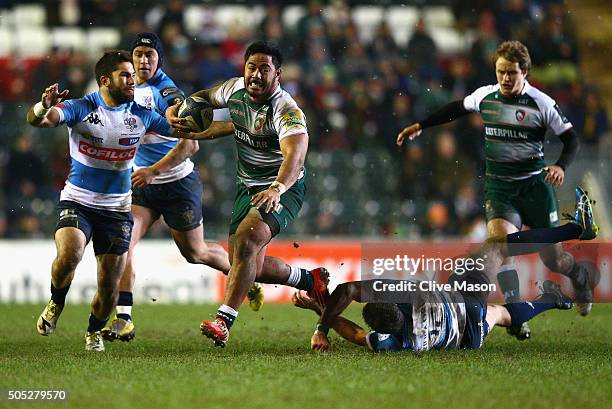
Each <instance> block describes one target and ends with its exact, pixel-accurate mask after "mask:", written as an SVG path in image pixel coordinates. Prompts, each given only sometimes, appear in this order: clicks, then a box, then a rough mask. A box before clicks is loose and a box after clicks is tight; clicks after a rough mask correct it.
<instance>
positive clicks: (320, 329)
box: [317, 324, 329, 335]
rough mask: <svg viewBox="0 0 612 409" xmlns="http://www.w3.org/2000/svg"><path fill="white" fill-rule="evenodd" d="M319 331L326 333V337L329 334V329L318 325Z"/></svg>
mask: <svg viewBox="0 0 612 409" xmlns="http://www.w3.org/2000/svg"><path fill="white" fill-rule="evenodd" d="M317 331H320V332H322V333H324V334H325V335H327V334H329V327H326V326H325V325H323V324H317Z"/></svg>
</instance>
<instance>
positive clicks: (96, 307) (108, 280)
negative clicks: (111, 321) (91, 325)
mask: <svg viewBox="0 0 612 409" xmlns="http://www.w3.org/2000/svg"><path fill="white" fill-rule="evenodd" d="M96 259H97V260H98V290H97V291H96V294H95V295H94V298H93V301H92V303H91V309H92V312H93V314H94V315H95V316H96V317H97V318H99V319H101V320H106V319H108V317H109V316H110V314H111V312H112V311H113V308H115V305H116V304H117V299H118V298H119V281H120V280H121V274H122V273H123V271H124V269H125V264H126V261H127V253H125V254H122V255H117V254H101V255H99V256H97V257H96Z"/></svg>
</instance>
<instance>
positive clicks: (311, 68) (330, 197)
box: [0, 1, 612, 239]
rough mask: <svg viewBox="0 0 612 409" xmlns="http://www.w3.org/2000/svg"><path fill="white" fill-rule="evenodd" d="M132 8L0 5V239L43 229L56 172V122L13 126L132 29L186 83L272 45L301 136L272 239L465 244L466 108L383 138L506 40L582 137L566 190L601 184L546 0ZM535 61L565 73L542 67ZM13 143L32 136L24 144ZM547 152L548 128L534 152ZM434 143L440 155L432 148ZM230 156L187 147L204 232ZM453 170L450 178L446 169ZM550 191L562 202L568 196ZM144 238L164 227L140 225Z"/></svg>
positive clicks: (191, 87)
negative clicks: (401, 144)
mask: <svg viewBox="0 0 612 409" xmlns="http://www.w3.org/2000/svg"><path fill="white" fill-rule="evenodd" d="M10 3H11V2H9V3H6V4H10ZM132 3H133V6H132V9H130V10H129V12H119V11H117V10H116V9H113V8H112V7H115V6H113V5H112V4H111V5H107V4H103V2H49V3H48V4H45V5H44V6H43V5H42V4H43V3H42V2H40V3H35V2H28V3H26V4H15V5H14V6H13V7H8V8H5V9H0V84H1V85H2V88H3V90H4V91H5V92H3V93H2V94H0V121H1V123H2V130H3V131H2V133H1V134H0V141H1V142H2V143H1V144H0V180H2V185H3V189H2V192H0V204H1V206H0V237H13V238H24V237H36V236H49V235H50V232H51V231H52V228H53V226H52V225H50V223H49V220H51V221H52V219H53V218H52V217H50V216H51V215H52V214H53V212H54V203H55V200H56V196H57V193H58V192H59V190H60V189H61V184H62V181H63V180H64V178H65V176H66V174H67V172H68V171H67V169H66V163H65V162H67V160H66V159H67V156H66V146H65V145H66V136H65V130H64V129H60V130H58V131H57V132H54V131H44V133H45V137H44V138H42V137H39V136H40V134H41V131H38V130H36V131H33V130H31V129H30V128H28V127H27V126H26V124H25V121H24V120H23V118H24V115H25V109H27V107H28V106H29V104H30V103H31V102H32V101H34V100H35V99H37V98H38V97H39V95H40V92H41V91H42V89H43V88H44V86H46V85H47V84H48V83H52V82H55V81H58V82H59V83H60V87H61V88H67V89H69V90H70V91H71V95H72V96H79V95H82V94H84V93H85V92H87V89H88V83H91V82H92V75H91V73H92V71H93V67H92V62H93V61H94V60H95V59H97V58H98V56H99V54H100V52H101V51H103V50H104V49H107V48H113V47H117V46H120V45H123V46H125V45H126V44H129V38H130V36H131V35H133V33H134V32H138V31H139V30H142V29H146V30H151V31H156V32H158V33H159V35H160V37H161V38H162V40H163V41H164V46H165V49H166V59H165V62H164V69H165V70H166V71H167V72H168V73H169V74H170V75H171V77H172V78H174V79H175V81H176V82H177V83H178V84H179V85H180V86H181V87H182V88H183V89H184V90H185V92H186V93H190V92H193V91H195V90H197V89H200V88H202V87H204V86H209V85H211V84H212V83H214V82H216V81H219V80H221V79H223V78H228V77H230V76H234V75H237V74H239V72H240V70H241V64H242V52H243V49H244V46H245V45H246V44H247V43H248V42H249V41H250V40H251V39H253V38H268V39H272V40H275V41H276V42H277V43H279V45H280V47H281V49H282V50H283V51H284V53H285V56H286V63H285V64H284V74H283V86H284V87H286V88H287V89H289V90H290V92H291V93H292V94H293V95H294V97H295V98H296V100H297V101H298V103H299V104H300V106H302V107H303V108H304V111H305V114H306V116H307V118H308V126H309V131H310V137H311V140H310V153H309V156H308V159H307V168H308V175H309V193H308V196H307V201H306V203H305V205H304V208H303V215H304V216H303V217H301V218H299V219H298V221H297V222H296V223H295V224H294V225H293V226H292V228H291V230H290V231H289V232H288V234H293V235H295V236H301V235H312V236H314V235H330V236H344V235H358V236H361V237H381V236H391V237H397V238H409V239H412V238H418V237H421V236H425V237H440V238H442V237H449V236H471V237H474V238H475V239H479V238H481V236H482V224H483V220H484V219H483V211H482V207H481V203H482V187H483V186H482V173H483V170H482V149H483V147H482V139H481V138H480V137H479V135H480V134H479V126H480V124H479V123H478V121H477V120H476V121H475V120H474V119H473V118H467V119H465V120H461V121H458V122H457V123H455V124H452V125H450V126H448V127H445V128H441V129H435V130H432V131H429V132H428V133H427V134H426V137H425V138H423V139H421V140H420V141H419V142H418V143H414V144H412V145H410V146H408V147H406V148H405V149H401V150H399V149H397V148H396V147H395V146H394V139H395V135H396V133H397V132H398V131H399V130H400V129H402V128H403V126H406V125H407V124H409V123H410V122H411V121H412V120H414V119H416V118H420V117H421V116H423V115H424V114H426V113H427V112H428V111H430V110H431V109H433V108H435V107H437V106H440V105H441V104H443V103H445V102H448V101H449V100H451V99H455V98H461V97H462V96H464V95H466V94H467V93H469V92H471V91H472V90H473V89H475V88H477V87H478V86H480V85H483V84H485V83H492V82H493V81H494V76H493V75H494V72H493V68H492V63H491V59H490V53H491V49H493V50H494V48H495V46H496V45H497V44H498V43H499V42H500V41H501V40H502V39H505V38H507V37H506V36H508V35H515V36H516V38H517V39H520V40H522V41H524V42H525V43H526V45H527V46H528V47H530V50H531V51H532V57H533V60H534V62H536V63H537V65H536V66H535V67H534V70H533V73H532V75H531V77H530V81H531V82H533V83H535V84H536V85H537V86H539V87H541V88H542V89H544V90H545V91H546V92H547V93H549V94H550V95H552V96H554V97H555V99H556V100H557V101H558V102H559V104H560V105H561V107H562V108H563V110H564V112H566V114H567V115H568V116H569V117H570V119H571V120H572V122H573V123H574V125H575V126H576V129H577V130H578V133H579V134H580V135H581V136H583V137H584V141H583V142H584V144H583V145H584V147H583V149H582V151H581V153H580V154H579V159H578V161H577V163H576V164H575V165H574V166H573V167H572V168H571V169H570V172H568V176H567V177H568V180H567V181H566V184H568V185H570V186H572V185H574V184H575V183H576V182H579V181H580V178H581V177H582V175H584V174H585V172H588V171H591V172H592V173H593V174H594V175H595V177H596V178H597V179H598V180H599V182H598V183H600V184H601V186H603V189H604V190H606V189H607V190H608V191H610V187H611V183H612V180H611V179H610V175H609V172H608V171H607V170H606V169H607V164H608V163H609V160H610V150H609V143H608V113H607V110H606V106H605V104H604V102H603V99H602V98H601V93H600V92H599V91H598V89H597V87H596V86H595V84H590V83H585V82H584V81H583V79H582V75H581V74H580V73H581V68H580V61H581V60H580V53H579V52H578V51H579V49H578V41H577V39H576V33H575V28H574V25H573V24H572V22H571V15H568V14H567V13H565V12H564V8H563V7H564V6H563V4H562V3H559V2H554V1H551V2H517V3H522V4H523V6H522V8H520V9H516V10H515V9H507V8H506V3H507V2H504V1H493V2H490V3H491V4H490V6H489V7H488V8H487V9H482V10H481V9H477V8H475V10H476V11H475V13H474V15H469V16H466V15H463V14H461V13H459V12H457V10H458V8H457V7H455V6H454V2H444V1H442V2H435V3H434V5H429V4H430V2H427V4H428V5H427V6H424V7H423V6H419V5H418V4H416V2H408V3H407V4H402V3H400V2H393V1H388V2H384V3H379V2H376V4H374V2H373V3H372V4H367V3H366V2H358V3H359V4H356V5H348V4H347V3H346V2H342V1H337V2H333V3H332V4H331V5H328V4H326V3H324V2H316V1H312V2H310V4H309V5H308V6H306V5H302V4H290V5H287V6H283V4H282V3H274V2H272V3H263V2H262V3H261V4H259V5H255V6H251V5H245V4H244V3H238V2H234V3H232V2H230V3H228V4H225V5H222V6H221V5H220V6H215V5H212V4H211V3H207V4H202V3H200V2H161V1H158V2H155V1H151V2H144V1H134V2H132ZM251 3H253V2H251ZM351 3H352V2H351ZM468 3H469V2H468ZM515 3H516V2H515ZM2 4H5V3H2ZM167 4H171V7H170V8H168V7H167ZM54 7H55V8H54ZM109 7H110V8H109ZM466 7H467V6H466ZM516 16H521V17H520V18H521V19H522V20H520V21H528V22H529V24H527V25H526V26H525V25H520V27H521V28H522V29H523V30H524V32H507V27H508V22H512V21H519V20H513V19H515V18H516ZM106 17H108V18H106ZM525 19H526V20H525ZM502 23H503V24H502ZM19 28H21V29H19ZM553 29H554V30H556V31H554V30H553ZM551 30H553V31H551ZM559 30H560V31H559ZM553 36H554V38H553ZM559 41H561V43H559ZM551 66H553V67H565V68H564V69H563V71H554V72H553V71H551V69H550V68H549V67H551ZM449 135H450V136H449ZM24 138H25V139H28V138H30V139H32V140H33V141H34V142H33V143H30V144H29V145H30V146H29V147H27V145H28V144H27V143H24V142H23V140H24ZM449 138H450V139H449ZM439 144H443V145H444V146H445V147H444V148H443V147H440V146H438V145H439ZM24 146H26V147H27V149H26V151H27V154H28V155H31V156H32V157H36V158H38V161H40V167H41V168H42V169H44V172H43V174H44V177H41V178H39V179H37V178H31V177H29V176H28V174H29V172H30V170H31V169H29V168H28V167H19V166H16V165H15V157H19V155H24V152H23V149H25V148H24ZM559 149H560V144H559V143H558V141H556V140H555V139H554V138H551V139H550V143H549V145H548V146H547V148H546V151H547V154H548V155H550V156H549V157H555V155H556V154H557V152H558V151H559ZM447 150H450V152H452V155H451V156H450V157H445V156H444V155H445V153H443V152H447ZM28 157H29V156H28ZM234 161H235V153H234V147H233V143H232V141H231V140H230V139H229V138H228V139H227V140H220V141H214V142H211V143H202V144H201V149H200V152H199V153H198V154H197V156H196V157H195V162H196V163H197V165H198V166H199V168H200V170H201V175H202V177H203V179H204V181H205V196H204V204H203V205H204V208H205V213H204V214H205V222H206V229H207V235H209V237H211V238H215V237H216V238H224V237H225V235H226V224H227V220H228V218H229V215H230V213H231V200H232V197H233V194H234V191H235V187H234V175H233V173H234ZM457 174H459V175H461V177H456V176H452V175H457ZM449 175H451V176H449ZM466 175H473V176H470V177H468V176H466ZM24 180H25V182H24ZM15 181H20V182H19V183H17V184H15V183H14V182H15ZM445 182H448V183H445ZM568 192H569V189H568ZM561 199H562V204H563V200H565V199H567V203H568V205H569V204H570V203H571V197H570V196H569V195H568V196H567V197H563V194H561ZM479 234H480V236H478V235H479ZM153 235H154V236H155V235H157V236H164V237H165V236H166V235H167V232H166V231H165V230H163V229H159V230H154V231H153Z"/></svg>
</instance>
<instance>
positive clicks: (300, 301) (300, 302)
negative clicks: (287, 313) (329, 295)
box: [291, 290, 323, 315]
mask: <svg viewBox="0 0 612 409" xmlns="http://www.w3.org/2000/svg"><path fill="white" fill-rule="evenodd" d="M291 302H292V303H293V305H295V306H296V307H298V308H303V309H305V310H312V311H314V312H316V313H317V314H318V315H321V314H322V312H323V308H322V307H321V305H320V304H319V303H318V302H316V301H315V300H313V299H312V298H310V297H309V296H308V295H306V293H305V292H302V291H299V290H298V291H296V292H295V293H293V296H292V297H291Z"/></svg>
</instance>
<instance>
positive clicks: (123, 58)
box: [95, 50, 132, 86]
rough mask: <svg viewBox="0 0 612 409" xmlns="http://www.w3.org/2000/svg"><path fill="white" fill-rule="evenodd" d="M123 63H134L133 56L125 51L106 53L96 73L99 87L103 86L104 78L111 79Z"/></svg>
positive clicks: (97, 64) (100, 60) (98, 63)
mask: <svg viewBox="0 0 612 409" xmlns="http://www.w3.org/2000/svg"><path fill="white" fill-rule="evenodd" d="M123 62H129V63H130V64H131V63H132V56H131V55H130V53H129V52H127V51H125V50H112V51H107V52H105V53H104V55H103V56H102V58H100V59H99V60H98V62H97V63H96V68H95V73H96V82H97V83H98V86H100V85H101V81H100V79H101V78H102V77H111V76H112V75H113V71H115V70H116V69H117V66H118V65H119V64H121V63H123Z"/></svg>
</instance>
